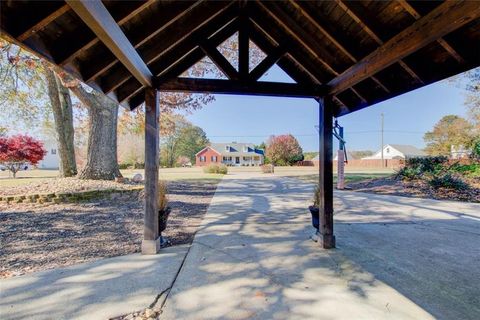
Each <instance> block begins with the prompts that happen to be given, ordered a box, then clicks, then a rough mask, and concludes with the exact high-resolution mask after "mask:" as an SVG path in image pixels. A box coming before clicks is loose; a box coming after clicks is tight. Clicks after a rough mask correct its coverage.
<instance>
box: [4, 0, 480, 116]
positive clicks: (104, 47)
mask: <svg viewBox="0 0 480 320" xmlns="http://www.w3.org/2000/svg"><path fill="white" fill-rule="evenodd" d="M102 3H103V6H102V5H101V4H100V7H104V8H106V10H105V11H101V9H102V8H100V10H99V11H96V13H97V14H99V15H100V18H98V16H97V17H96V16H95V15H90V16H89V14H90V13H91V12H95V10H96V9H97V8H95V7H96V5H95V4H93V9H90V8H88V4H87V5H86V6H83V7H82V4H80V5H79V4H78V3H75V2H73V1H67V2H63V1H43V2H37V1H2V2H1V4H0V5H1V10H0V11H1V23H0V26H1V31H2V34H3V36H5V37H7V38H9V39H10V40H12V41H14V42H16V43H18V44H20V45H22V46H24V47H26V48H28V49H29V50H32V51H34V52H35V53H37V54H39V55H42V56H44V57H45V58H47V59H48V60H50V61H51V62H53V63H55V64H57V65H59V66H61V67H62V68H64V69H65V70H67V71H68V72H70V73H72V74H73V75H74V76H76V77H78V78H79V79H81V80H82V81H84V82H85V83H87V84H88V85H90V86H92V87H93V88H95V89H97V90H100V91H102V92H104V93H105V94H107V95H108V96H110V97H111V98H112V99H115V100H116V101H118V102H120V103H122V104H123V105H124V106H127V107H129V108H130V109H133V108H136V107H137V106H138V105H140V104H141V103H142V102H143V101H144V99H145V95H144V89H145V87H146V86H149V85H151V84H153V85H154V86H158V87H159V88H160V89H162V90H188V89H190V88H193V89H195V88H199V89H201V90H200V91H209V90H215V89H216V88H221V89H222V90H223V91H224V92H228V93H234V92H238V93H241V91H242V90H243V88H246V87H248V88H249V90H250V91H248V92H252V88H253V90H254V91H256V92H257V93H258V94H262V93H264V92H272V91H275V90H279V91H281V90H283V91H284V92H288V93H290V95H292V96H295V95H296V94H298V95H300V96H301V95H303V94H305V96H309V95H316V94H317V93H318V94H325V93H328V94H332V95H334V96H335V102H336V105H337V106H336V110H335V111H334V112H335V114H336V115H342V114H346V113H349V112H352V111H355V110H359V109H361V108H364V107H367V106H369V105H372V104H374V103H377V102H379V101H382V100H385V99H388V98H390V97H393V96H396V95H399V94H402V93H405V92H408V91H411V90H413V89H416V88H419V87H421V86H424V85H427V84H430V83H432V82H435V81H439V80H442V79H445V78H447V77H449V76H452V75H455V74H458V73H460V72H463V71H466V70H469V69H471V68H474V67H477V66H479V65H480V5H478V2H474V1H471V2H468V1H447V2H442V1H405V0H398V1H388V2H387V1H345V0H336V1H294V0H288V1H275V2H272V1H265V2H264V1H151V0H150V1H102ZM97 7H98V6H97ZM92 10H93V11H92ZM88 19H90V20H88ZM110 20H111V23H110V24H109V21H110ZM95 24H97V25H95ZM98 24H100V26H98ZM92 25H93V27H92ZM102 28H103V29H102ZM99 30H100V31H102V30H109V32H108V34H102V32H100V33H99ZM237 31H239V34H241V35H242V36H241V37H244V38H243V40H242V41H246V40H245V39H247V40H248V39H250V40H252V41H253V42H255V44H256V45H257V46H259V47H260V48H261V49H262V50H263V51H264V52H265V53H266V54H267V59H268V60H267V61H265V62H264V63H263V65H262V66H261V67H258V68H257V70H255V71H254V72H252V73H250V74H248V68H246V67H245V62H241V63H240V69H242V68H243V69H242V70H234V69H233V67H232V66H231V65H227V64H226V63H225V61H224V59H222V57H220V56H218V54H219V53H218V51H217V50H216V46H217V45H218V44H220V43H221V42H223V41H224V40H225V39H227V38H228V37H230V36H231V35H233V34H234V33H235V32H237ZM129 50H130V51H129ZM122 54H123V56H122ZM125 54H126V55H127V56H128V57H127V58H126V59H125V58H122V57H124V56H125ZM241 55H242V53H241ZM205 56H209V57H210V58H211V59H212V60H213V61H214V62H215V63H216V64H217V66H218V67H219V68H220V69H221V70H222V71H223V72H224V73H225V74H226V75H227V76H228V78H229V79H231V81H230V83H229V84H228V85H224V82H225V81H220V82H219V81H217V82H208V83H204V82H202V81H200V82H201V83H199V81H198V80H195V79H179V78H177V77H178V76H179V75H180V74H182V73H183V72H184V71H185V70H187V69H188V68H189V67H190V66H192V65H193V64H195V63H196V62H198V61H199V60H200V59H202V58H204V57H205ZM119 57H120V58H119ZM243 57H244V58H240V60H242V59H245V55H243ZM129 59H130V61H129ZM273 63H277V64H278V66H280V67H281V68H282V69H283V70H284V71H285V72H286V73H288V74H289V75H290V76H291V77H292V78H293V79H294V80H295V81H296V82H297V83H298V84H299V85H298V86H296V87H295V86H293V85H283V84H282V85H278V86H277V85H275V84H272V83H268V84H261V83H260V84H257V83H255V81H256V80H257V79H258V78H259V77H260V76H261V75H262V73H263V72H264V71H266V70H268V67H270V66H271V65H272V64H273ZM247 66H248V64H247ZM245 69H247V71H245ZM253 83H255V85H252V84H253ZM219 86H220V87H219ZM282 86H283V87H282Z"/></svg>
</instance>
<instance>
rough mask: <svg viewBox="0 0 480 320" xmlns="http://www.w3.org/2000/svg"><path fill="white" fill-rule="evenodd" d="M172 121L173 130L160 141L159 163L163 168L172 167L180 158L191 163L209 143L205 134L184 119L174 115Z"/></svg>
mask: <svg viewBox="0 0 480 320" xmlns="http://www.w3.org/2000/svg"><path fill="white" fill-rule="evenodd" d="M172 119H173V121H174V129H173V130H172V131H171V132H168V133H167V134H165V135H163V136H162V137H161V139H160V141H161V143H160V146H161V148H160V163H161V165H162V166H165V167H174V166H175V164H176V163H177V160H178V158H179V157H181V156H184V157H187V158H189V159H190V161H192V160H193V159H194V158H195V154H196V153H197V152H198V151H200V150H201V149H203V148H204V147H205V146H206V145H207V144H208V143H209V141H208V139H207V135H206V133H205V132H204V131H203V130H202V129H201V128H199V127H197V126H194V125H193V124H191V123H190V122H189V121H187V120H186V119H185V117H183V116H180V115H174V116H172Z"/></svg>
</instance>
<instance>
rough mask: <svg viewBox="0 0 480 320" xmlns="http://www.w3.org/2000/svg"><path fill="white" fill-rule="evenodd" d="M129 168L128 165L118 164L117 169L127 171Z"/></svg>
mask: <svg viewBox="0 0 480 320" xmlns="http://www.w3.org/2000/svg"><path fill="white" fill-rule="evenodd" d="M130 166H131V164H130V163H119V164H118V169H120V170H125V169H128V167H130Z"/></svg>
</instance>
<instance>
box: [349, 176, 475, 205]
mask: <svg viewBox="0 0 480 320" xmlns="http://www.w3.org/2000/svg"><path fill="white" fill-rule="evenodd" d="M469 184H470V189H468V190H451V189H443V188H440V189H434V188H432V187H431V186H430V185H429V184H428V183H427V182H425V181H423V180H415V181H402V180H397V179H395V178H393V177H388V178H378V179H371V180H367V181H361V182H356V183H349V184H347V188H348V189H350V190H353V191H360V192H371V193H378V194H389V195H395V196H404V197H417V198H427V199H437V200H458V201H466V202H480V181H478V180H472V181H469Z"/></svg>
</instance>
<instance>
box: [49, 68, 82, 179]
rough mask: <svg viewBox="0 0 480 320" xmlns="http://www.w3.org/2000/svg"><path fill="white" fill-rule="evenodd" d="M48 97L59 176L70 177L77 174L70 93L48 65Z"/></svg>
mask: <svg viewBox="0 0 480 320" xmlns="http://www.w3.org/2000/svg"><path fill="white" fill-rule="evenodd" d="M44 68H45V77H46V79H47V87H48V96H49V98H50V104H51V106H52V110H53V118H54V122H55V131H56V133H57V136H56V139H57V143H58V152H59V156H60V176H61V177H72V176H75V175H76V174H77V164H76V162H75V145H74V129H73V107H72V99H71V98H70V92H69V91H68V89H67V88H66V87H64V86H63V84H62V83H61V81H60V79H59V78H58V76H57V75H56V74H55V72H53V71H52V70H51V69H50V68H49V67H48V65H44Z"/></svg>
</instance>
